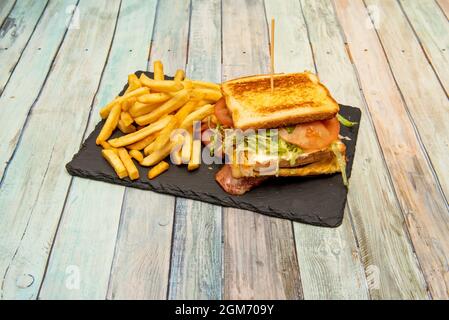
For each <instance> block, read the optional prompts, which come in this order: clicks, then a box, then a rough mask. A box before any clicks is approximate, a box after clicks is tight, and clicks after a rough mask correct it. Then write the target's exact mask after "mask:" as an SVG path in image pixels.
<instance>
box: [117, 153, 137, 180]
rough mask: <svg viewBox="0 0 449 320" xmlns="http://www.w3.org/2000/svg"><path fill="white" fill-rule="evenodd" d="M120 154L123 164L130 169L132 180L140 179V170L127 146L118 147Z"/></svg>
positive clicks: (129, 173)
mask: <svg viewBox="0 0 449 320" xmlns="http://www.w3.org/2000/svg"><path fill="white" fill-rule="evenodd" d="M118 155H119V157H120V160H122V163H123V165H124V166H125V168H126V171H128V176H129V178H130V179H131V180H136V179H139V170H137V168H136V165H135V164H134V162H133V160H132V159H131V157H130V155H129V154H128V150H126V149H125V148H120V149H118Z"/></svg>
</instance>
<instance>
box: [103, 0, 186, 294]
mask: <svg viewBox="0 0 449 320" xmlns="http://www.w3.org/2000/svg"><path fill="white" fill-rule="evenodd" d="M189 16H190V3H189V1H176V2H171V1H160V2H159V4H158V9H157V14H156V22H155V26H154V28H155V29H154V34H153V41H152V47H151V59H150V66H151V69H152V65H153V61H155V60H162V61H163V63H164V71H165V73H166V74H168V75H173V74H174V73H175V72H176V69H184V68H185V66H186V60H187V43H188V30H189ZM174 207H175V198H174V197H172V196H166V195H161V194H157V193H153V192H149V191H142V190H137V189H132V188H129V189H127V191H126V195H125V200H124V203H123V216H122V220H121V223H120V227H119V235H118V242H117V247H116V255H115V257H114V262H113V268H112V273H111V279H110V283H109V290H108V298H110V299H125V298H126V299H131V298H137V299H165V298H166V297H167V291H168V277H169V267H170V251H171V240H172V229H173V216H174Z"/></svg>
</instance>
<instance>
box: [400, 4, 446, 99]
mask: <svg viewBox="0 0 449 320" xmlns="http://www.w3.org/2000/svg"><path fill="white" fill-rule="evenodd" d="M399 2H400V4H401V6H402V8H403V10H404V12H405V14H406V15H407V17H408V19H409V21H410V23H411V26H412V27H413V29H414V31H415V32H416V35H417V36H418V38H419V40H420V42H421V45H422V47H423V49H424V51H425V53H426V55H427V57H428V59H429V61H430V63H431V64H432V66H433V67H434V69H435V72H436V74H437V75H438V77H439V78H440V80H441V83H442V84H443V87H444V89H445V90H446V94H448V93H449V68H448V66H449V23H448V18H447V17H446V16H445V14H444V12H443V11H442V10H441V8H440V7H438V4H437V3H436V2H435V1H433V0H419V1H404V0H400V1H399ZM447 7H448V5H447V4H446V6H445V7H443V9H444V8H447Z"/></svg>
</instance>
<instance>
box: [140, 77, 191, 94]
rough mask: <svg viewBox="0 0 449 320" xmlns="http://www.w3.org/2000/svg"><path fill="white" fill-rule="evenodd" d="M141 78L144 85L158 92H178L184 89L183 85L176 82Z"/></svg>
mask: <svg viewBox="0 0 449 320" xmlns="http://www.w3.org/2000/svg"><path fill="white" fill-rule="evenodd" d="M142 76H143V77H141V78H140V81H141V82H142V84H143V85H144V86H146V87H148V88H150V90H155V91H157V92H176V91H179V90H182V89H184V86H183V85H182V83H180V82H177V81H174V80H151V79H150V78H148V77H147V76H145V75H143V74H142Z"/></svg>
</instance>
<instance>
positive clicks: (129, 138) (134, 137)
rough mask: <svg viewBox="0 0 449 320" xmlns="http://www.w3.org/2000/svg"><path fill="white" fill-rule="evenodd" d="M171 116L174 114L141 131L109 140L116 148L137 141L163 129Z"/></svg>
mask: <svg viewBox="0 0 449 320" xmlns="http://www.w3.org/2000/svg"><path fill="white" fill-rule="evenodd" d="M171 118H173V116H167V117H165V118H162V119H160V120H158V121H156V122H155V123H153V124H151V125H149V126H148V127H145V128H143V129H141V130H139V131H136V132H133V133H130V134H127V135H126V136H122V137H120V138H116V139H112V140H109V141H108V142H109V144H110V145H111V146H113V147H114V148H119V147H124V146H127V145H130V144H133V143H136V142H137V141H139V140H142V139H144V138H146V137H148V136H149V135H150V134H152V133H155V132H156V131H160V130H162V129H163V128H164V127H165V126H166V125H167V124H168V123H169V122H170V119H171Z"/></svg>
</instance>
